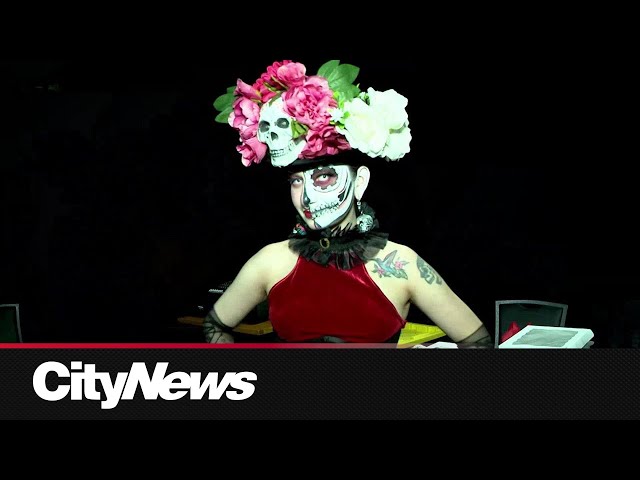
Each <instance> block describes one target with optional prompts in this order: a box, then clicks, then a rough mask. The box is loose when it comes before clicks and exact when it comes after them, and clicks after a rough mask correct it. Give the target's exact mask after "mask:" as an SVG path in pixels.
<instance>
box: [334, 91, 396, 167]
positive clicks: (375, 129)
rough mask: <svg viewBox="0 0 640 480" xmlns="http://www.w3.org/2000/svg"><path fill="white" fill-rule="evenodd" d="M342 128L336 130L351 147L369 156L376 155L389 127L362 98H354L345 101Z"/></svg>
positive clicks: (384, 140)
mask: <svg viewBox="0 0 640 480" xmlns="http://www.w3.org/2000/svg"><path fill="white" fill-rule="evenodd" d="M344 111H345V113H348V115H345V118H343V124H344V128H342V127H340V126H336V130H337V131H338V132H340V133H341V134H342V135H344V136H345V137H346V138H347V141H348V142H349V145H351V148H355V149H357V150H360V151H361V152H363V153H366V154H367V155H369V156H370V157H378V156H380V154H381V153H382V150H383V149H384V147H385V145H386V143H387V139H388V137H389V128H388V127H387V125H386V123H385V121H384V119H383V118H381V117H380V115H378V113H377V112H376V111H375V110H374V109H373V108H371V107H370V106H369V105H367V104H366V103H365V102H364V101H362V99H360V98H354V99H353V100H350V101H349V102H345V104H344Z"/></svg>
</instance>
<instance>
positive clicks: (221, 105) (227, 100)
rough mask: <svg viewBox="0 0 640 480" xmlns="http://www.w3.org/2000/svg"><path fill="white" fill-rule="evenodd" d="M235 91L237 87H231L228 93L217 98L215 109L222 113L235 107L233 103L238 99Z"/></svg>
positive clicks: (214, 104)
mask: <svg viewBox="0 0 640 480" xmlns="http://www.w3.org/2000/svg"><path fill="white" fill-rule="evenodd" d="M234 91H235V87H229V88H228V89H227V93H225V94H223V95H220V96H219V97H218V98H216V100H215V101H214V102H213V106H214V107H215V109H216V110H218V111H220V112H222V111H224V110H225V109H226V108H228V107H231V106H232V105H233V101H234V100H235V99H236V97H235V95H234V94H233V92H234Z"/></svg>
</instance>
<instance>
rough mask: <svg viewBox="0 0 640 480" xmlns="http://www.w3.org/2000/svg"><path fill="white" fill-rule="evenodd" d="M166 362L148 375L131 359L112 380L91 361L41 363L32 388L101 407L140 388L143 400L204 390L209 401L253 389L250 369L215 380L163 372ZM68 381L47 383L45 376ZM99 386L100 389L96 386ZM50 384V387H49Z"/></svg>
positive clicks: (200, 394)
mask: <svg viewBox="0 0 640 480" xmlns="http://www.w3.org/2000/svg"><path fill="white" fill-rule="evenodd" d="M168 366H169V363H168V362H159V363H157V364H156V366H155V369H154V370H153V375H149V371H148V370H147V366H146V364H145V363H144V362H134V363H132V364H131V369H130V370H129V371H128V372H118V373H117V374H116V377H115V380H114V381H112V378H111V374H110V373H109V372H96V366H95V364H91V363H87V364H85V365H83V364H82V362H71V368H70V369H69V368H67V367H66V366H65V365H64V364H62V363H59V362H45V363H43V364H42V365H40V366H39V367H38V368H36V370H35V372H33V389H34V391H35V392H36V395H38V396H39V397H40V398H42V399H43V400H47V401H49V402H57V401H58V400H62V399H63V398H65V397H66V396H67V395H69V393H71V400H84V399H87V400H99V401H100V408H102V409H103V410H107V409H112V408H115V407H116V406H117V405H118V403H119V402H120V400H132V399H133V397H134V396H135V394H136V391H137V390H138V387H140V390H141V391H142V394H143V395H144V398H145V400H157V399H158V397H160V398H162V399H163V400H178V399H180V398H183V397H184V396H185V395H187V394H189V399H191V400H202V399H203V398H204V396H205V393H207V392H208V397H207V398H208V399H209V400H219V399H220V398H221V397H222V395H223V394H224V395H226V397H227V398H228V399H229V400H246V399H247V398H249V397H250V396H251V395H253V393H254V392H255V386H254V385H253V384H252V383H250V382H254V381H256V380H257V378H258V376H257V375H256V374H255V373H253V372H226V373H225V374H224V375H223V376H222V378H220V379H219V377H220V374H219V373H218V372H209V373H207V376H206V377H204V379H203V378H202V373H201V372H190V373H186V372H171V373H169V374H168V375H167V368H168ZM49 374H52V375H57V377H58V379H63V378H69V379H70V381H69V382H66V381H64V382H63V381H61V380H59V381H56V382H50V383H49V385H47V375H49ZM97 384H100V385H101V386H102V392H103V393H101V392H99V391H98V390H97V389H96V385H97ZM50 387H52V388H50Z"/></svg>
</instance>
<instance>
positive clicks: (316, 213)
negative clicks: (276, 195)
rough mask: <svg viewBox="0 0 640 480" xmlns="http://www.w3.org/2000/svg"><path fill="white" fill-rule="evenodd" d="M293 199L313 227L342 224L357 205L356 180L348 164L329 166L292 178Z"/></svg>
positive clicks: (295, 175) (301, 214)
mask: <svg viewBox="0 0 640 480" xmlns="http://www.w3.org/2000/svg"><path fill="white" fill-rule="evenodd" d="M289 183H290V184H291V200H292V201H293V205H294V206H295V207H296V210H298V213H299V214H300V216H301V217H302V218H303V219H304V220H305V222H306V223H307V225H308V226H309V227H310V228H313V229H316V230H319V229H323V228H327V227H332V226H335V225H337V224H339V223H340V222H341V221H342V220H343V219H344V218H345V217H346V216H347V215H348V214H349V211H350V209H351V206H352V205H353V198H354V181H353V174H352V172H351V169H350V168H349V167H348V166H347V165H325V166H321V167H316V168H311V169H309V170H305V171H303V172H297V173H294V174H293V175H291V176H290V177H289Z"/></svg>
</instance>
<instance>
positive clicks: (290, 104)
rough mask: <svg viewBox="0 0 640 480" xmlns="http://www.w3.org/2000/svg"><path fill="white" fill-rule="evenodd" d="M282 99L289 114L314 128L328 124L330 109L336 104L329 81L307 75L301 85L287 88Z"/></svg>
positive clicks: (317, 128)
mask: <svg viewBox="0 0 640 480" xmlns="http://www.w3.org/2000/svg"><path fill="white" fill-rule="evenodd" d="M282 99H283V100H284V109H285V111H286V112H287V113H288V114H289V115H291V116H292V117H293V118H295V119H296V120H297V121H298V122H300V123H302V124H303V125H306V126H308V127H309V128H311V129H314V130H319V129H321V128H322V127H324V126H326V125H329V121H330V120H331V113H330V109H333V108H335V107H337V106H338V102H337V101H336V100H335V99H334V98H333V91H332V90H331V89H330V88H329V82H327V79H325V78H322V77H318V76H313V77H309V78H308V79H307V80H306V81H305V82H304V83H303V84H302V85H301V86H299V87H294V88H292V89H290V90H287V91H286V92H285V93H284V94H283V95H282Z"/></svg>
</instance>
